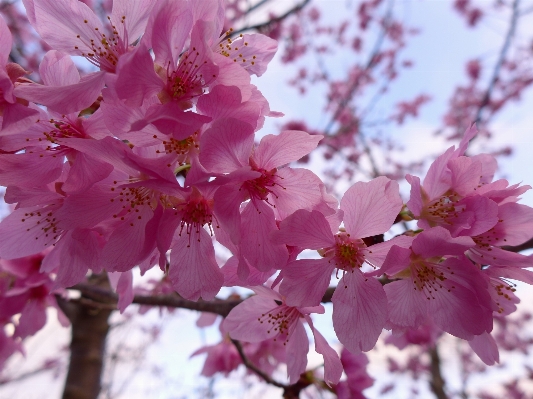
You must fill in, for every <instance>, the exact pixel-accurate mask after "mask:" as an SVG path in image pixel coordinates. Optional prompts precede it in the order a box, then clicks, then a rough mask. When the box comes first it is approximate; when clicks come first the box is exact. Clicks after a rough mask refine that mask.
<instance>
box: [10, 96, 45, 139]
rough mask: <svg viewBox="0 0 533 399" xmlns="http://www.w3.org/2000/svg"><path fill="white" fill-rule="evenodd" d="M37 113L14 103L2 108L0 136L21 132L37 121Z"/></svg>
mask: <svg viewBox="0 0 533 399" xmlns="http://www.w3.org/2000/svg"><path fill="white" fill-rule="evenodd" d="M39 116H40V113H39V111H37V110H35V109H32V108H30V107H25V106H24V105H22V104H19V103H15V104H10V105H7V106H6V107H5V108H4V113H3V118H2V128H1V129H0V136H7V135H10V134H15V133H19V132H22V131H24V130H26V129H28V128H29V127H31V126H32V125H33V124H34V123H35V122H37V121H38V120H39Z"/></svg>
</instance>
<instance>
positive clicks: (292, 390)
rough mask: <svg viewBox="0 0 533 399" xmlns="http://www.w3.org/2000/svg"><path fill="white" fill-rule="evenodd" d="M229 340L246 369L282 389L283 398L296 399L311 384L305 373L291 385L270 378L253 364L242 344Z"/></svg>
mask: <svg viewBox="0 0 533 399" xmlns="http://www.w3.org/2000/svg"><path fill="white" fill-rule="evenodd" d="M231 342H232V343H233V345H235V348H237V352H239V356H240V357H241V360H242V362H243V364H244V365H245V366H246V368H247V369H249V370H251V371H253V372H254V373H255V374H257V375H258V376H259V377H261V378H262V379H263V380H265V382H267V383H268V384H271V385H274V386H276V387H278V388H282V389H283V399H296V398H299V397H300V392H301V391H302V390H304V389H305V388H307V387H308V386H309V385H311V383H312V382H311V380H310V379H309V378H307V374H306V373H303V374H302V375H301V376H300V379H299V380H298V381H297V382H296V383H294V384H292V385H285V384H282V383H280V382H278V381H276V380H274V379H272V378H271V377H270V376H269V375H268V374H266V373H265V372H264V371H263V370H261V369H260V368H259V367H257V366H256V365H255V364H253V363H252V362H251V361H250V359H248V357H247V356H246V354H245V353H244V350H243V348H242V345H241V343H240V342H239V341H237V340H234V339H232V340H231Z"/></svg>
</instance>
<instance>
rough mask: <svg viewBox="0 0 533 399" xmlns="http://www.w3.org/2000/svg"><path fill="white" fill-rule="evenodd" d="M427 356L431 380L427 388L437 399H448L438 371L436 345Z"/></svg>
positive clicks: (438, 357)
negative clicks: (429, 360)
mask: <svg viewBox="0 0 533 399" xmlns="http://www.w3.org/2000/svg"><path fill="white" fill-rule="evenodd" d="M429 356H430V359H431V363H430V373H431V380H430V381H429V386H430V387H431V391H432V392H433V393H434V394H435V396H436V397H437V399H448V396H447V395H446V392H444V385H445V383H444V378H442V374H441V370H440V356H439V352H438V349H437V345H435V346H434V347H433V348H431V349H430V350H429Z"/></svg>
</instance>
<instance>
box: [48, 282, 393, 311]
mask: <svg viewBox="0 0 533 399" xmlns="http://www.w3.org/2000/svg"><path fill="white" fill-rule="evenodd" d="M379 281H380V282H381V284H383V285H385V284H388V283H390V282H391V280H388V279H386V278H380V279H379ZM335 288H336V287H329V288H328V289H327V290H326V292H325V293H324V295H323V296H322V300H321V302H322V303H328V302H331V298H332V297H333V293H334V292H335ZM69 289H70V290H76V291H79V292H81V294H82V295H83V298H80V299H79V300H71V301H68V302H67V301H65V300H62V302H64V303H62V310H63V311H64V312H65V313H67V312H68V310H67V307H68V304H69V303H72V302H76V301H78V302H82V303H84V304H86V305H90V306H92V307H96V308H100V309H116V303H117V301H118V295H117V294H115V293H114V292H113V291H111V290H109V289H106V288H102V287H98V286H94V285H91V284H86V283H80V284H76V285H75V286H73V287H70V288H69ZM56 297H57V296H56ZM57 298H59V297H57ZM59 299H60V298H59ZM243 300H244V299H218V298H215V299H214V300H213V301H204V300H201V299H200V300H199V301H198V302H194V301H189V300H187V299H184V298H182V297H180V296H179V295H178V294H167V295H135V296H134V298H133V303H135V304H137V305H148V306H166V307H169V308H181V309H189V310H196V311H198V312H209V313H215V314H218V315H220V316H222V317H226V316H227V315H228V313H229V312H230V311H231V310H232V309H233V308H234V307H235V306H237V305H239V304H240V303H241V302H242V301H243ZM64 307H65V308H64Z"/></svg>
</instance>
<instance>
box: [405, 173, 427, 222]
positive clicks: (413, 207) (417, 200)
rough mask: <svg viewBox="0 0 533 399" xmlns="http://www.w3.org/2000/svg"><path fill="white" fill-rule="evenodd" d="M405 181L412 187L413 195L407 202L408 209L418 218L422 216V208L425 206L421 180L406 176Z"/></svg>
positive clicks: (411, 194)
mask: <svg viewBox="0 0 533 399" xmlns="http://www.w3.org/2000/svg"><path fill="white" fill-rule="evenodd" d="M405 180H407V182H408V183H409V184H410V185H411V193H410V198H409V201H407V203H406V205H407V208H409V210H410V211H411V212H412V213H413V215H415V216H416V217H418V216H420V214H421V213H422V208H423V206H424V204H423V200H422V187H421V186H420V178H419V177H417V176H411V175H409V174H408V175H406V176H405Z"/></svg>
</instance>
